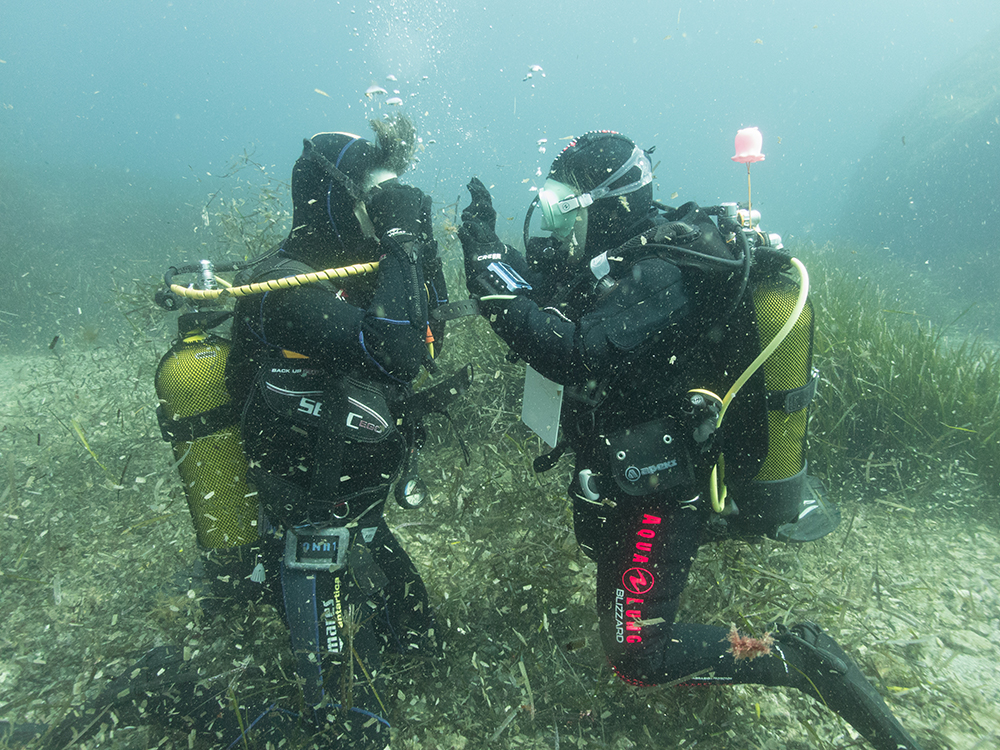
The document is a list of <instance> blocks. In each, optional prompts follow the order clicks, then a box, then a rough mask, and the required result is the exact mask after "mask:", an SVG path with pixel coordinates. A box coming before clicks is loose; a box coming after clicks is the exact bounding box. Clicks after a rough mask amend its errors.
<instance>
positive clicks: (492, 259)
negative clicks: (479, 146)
mask: <svg viewBox="0 0 1000 750" xmlns="http://www.w3.org/2000/svg"><path fill="white" fill-rule="evenodd" d="M467 187H468V189H469V193H470V194H471V196H472V200H471V202H470V203H469V205H468V206H466V208H465V209H464V210H463V211H462V226H460V227H459V228H458V239H459V241H460V242H461V243H462V252H463V254H464V256H465V285H466V287H467V288H468V290H469V294H470V295H471V296H473V297H477V298H482V297H496V296H498V295H500V296H510V295H517V294H522V293H524V292H526V291H529V290H530V289H531V285H530V284H528V282H527V281H525V279H524V273H525V271H526V270H527V264H526V263H525V262H524V259H523V258H522V257H521V256H520V255H519V254H518V253H517V252H515V251H514V250H513V249H512V248H510V247H508V246H507V245H505V244H504V243H503V242H501V241H500V238H499V237H497V233H496V220H497V212H496V209H494V208H493V198H492V196H491V195H490V191H489V190H488V189H487V188H486V186H485V185H484V184H483V183H482V181H480V179H479V178H478V177H473V178H472V179H471V180H469V184H468V186H467Z"/></svg>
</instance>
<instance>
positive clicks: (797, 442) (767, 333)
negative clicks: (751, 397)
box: [753, 276, 813, 482]
mask: <svg viewBox="0 0 1000 750" xmlns="http://www.w3.org/2000/svg"><path fill="white" fill-rule="evenodd" d="M798 295H799V288H798V286H797V285H796V284H794V283H793V282H792V281H791V280H789V279H787V278H785V277H783V276H776V277H774V278H772V279H768V280H767V281H765V282H764V283H762V284H760V285H759V286H758V287H757V288H756V289H754V291H753V303H754V308H755V311H756V314H757V330H758V335H759V337H760V346H761V349H764V348H766V347H767V345H768V344H769V343H771V340H772V339H774V337H775V336H776V335H777V333H778V331H779V330H780V329H781V327H782V326H784V325H785V323H786V322H787V321H788V319H789V317H791V315H792V314H793V313H794V312H795V305H796V302H797V300H798ZM812 338H813V307H812V302H811V301H809V300H807V301H806V306H805V307H804V308H803V310H802V312H801V313H800V315H799V318H798V320H797V321H795V324H794V326H793V327H792V329H791V330H790V331H789V332H788V335H787V336H786V337H785V339H784V340H783V341H782V342H781V344H779V345H778V348H777V349H775V350H774V352H772V353H771V356H769V357H768V358H767V359H766V360H764V365H763V367H764V384H765V387H766V388H767V391H768V411H767V434H768V446H767V457H766V458H765V460H764V464H763V465H762V466H761V468H760V471H759V472H758V474H757V476H756V477H754V479H755V481H760V482H769V481H776V480H782V479H788V478H789V477H793V476H795V475H796V474H798V473H799V472H800V471H801V470H802V468H803V466H804V465H805V457H804V450H805V437H806V420H807V418H808V411H809V409H808V399H804V400H799V401H796V400H794V399H789V398H787V395H788V394H792V393H800V392H801V389H804V388H805V387H806V386H807V385H809V383H810V380H811V378H812V372H811V370H812ZM800 404H801V407H800V408H795V407H796V406H799V405H800Z"/></svg>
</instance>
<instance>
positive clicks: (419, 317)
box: [209, 117, 446, 749]
mask: <svg viewBox="0 0 1000 750" xmlns="http://www.w3.org/2000/svg"><path fill="white" fill-rule="evenodd" d="M371 124H372V127H373V129H374V130H375V131H376V134H377V135H378V140H377V143H372V142H370V141H368V140H365V139H364V138H360V137H358V136H356V135H351V134H349V133H320V134H318V135H315V136H313V137H312V138H311V139H307V140H306V141H305V147H304V150H303V153H302V156H301V157H300V158H299V159H298V161H296V163H295V167H294V169H293V172H292V204H293V228H292V230H291V234H290V235H289V236H288V238H287V239H286V240H285V241H284V242H283V243H281V245H280V246H279V247H278V249H277V250H276V251H275V252H274V253H273V254H272V255H271V256H270V257H268V258H267V259H265V260H263V261H262V262H261V263H258V264H255V266H254V267H253V269H252V271H250V272H249V273H248V274H247V276H246V277H245V278H244V279H240V278H239V277H238V278H237V281H238V282H243V283H260V282H266V281H273V280H276V279H282V278H285V277H289V276H294V275H296V274H299V273H302V272H309V271H318V270H321V269H325V268H331V267H341V266H347V265H350V264H355V263H361V262H371V261H374V260H378V273H377V275H374V274H369V275H361V276H354V277H349V278H348V279H346V280H341V281H338V282H337V283H333V282H322V283H316V284H309V285H305V286H299V287H295V288H291V289H277V290H276V291H269V292H267V293H265V294H263V295H261V296H256V297H247V298H244V299H241V300H240V301H239V302H238V303H237V305H236V309H235V313H234V320H233V329H232V338H233V347H232V351H231V353H230V355H229V359H228V362H227V367H226V380H227V385H228V390H229V393H230V394H231V395H232V398H233V400H234V402H236V403H237V404H242V405H243V407H242V426H241V431H242V436H243V446H244V450H245V452H246V455H247V458H248V459H249V466H250V468H249V478H250V480H251V482H252V484H253V485H254V486H255V487H256V489H257V492H258V499H259V500H260V504H261V511H262V515H263V523H262V527H263V528H262V533H261V536H260V539H259V540H257V542H256V543H251V544H248V545H243V546H242V547H239V548H236V549H229V550H223V551H221V554H219V555H218V556H217V557H218V560H217V563H218V565H219V567H220V569H221V570H223V571H226V572H228V574H229V575H222V576H219V575H216V576H215V579H216V580H219V579H220V578H221V579H222V580H223V581H224V583H223V585H226V582H228V585H230V586H232V587H233V590H232V591H230V596H232V595H235V596H237V597H238V598H241V597H245V596H246V595H247V591H246V589H247V588H248V587H253V586H259V587H260V589H261V595H263V596H266V594H265V593H264V592H265V591H266V590H267V589H268V586H269V585H270V584H269V582H271V581H276V580H280V590H281V595H282V600H283V607H284V611H285V617H286V620H287V622H288V625H289V629H290V634H291V642H292V650H293V652H294V654H295V656H296V660H297V664H298V667H297V673H298V678H299V680H300V681H301V684H302V689H303V692H304V699H305V700H304V702H305V705H306V706H307V708H308V707H312V708H314V709H315V716H314V717H313V721H314V722H315V724H316V728H317V731H318V732H320V733H321V734H322V735H323V737H324V738H325V739H327V741H328V742H330V743H332V744H326V745H324V746H325V747H331V746H332V747H352V748H354V747H357V748H365V749H368V748H382V747H384V746H386V745H387V744H388V740H389V732H388V729H389V722H388V717H387V715H386V714H387V708H386V703H387V701H388V699H389V698H388V695H387V694H386V693H387V690H386V689H385V682H384V676H383V675H382V673H381V655H382V654H383V652H386V651H396V652H399V653H410V654H413V653H420V654H424V655H432V654H434V653H435V652H436V649H437V643H436V639H435V632H434V620H433V617H432V615H431V611H430V605H429V603H428V600H427V592H426V589H425V588H424V584H423V582H422V580H421V578H420V575H419V574H418V572H417V570H416V568H415V567H414V565H413V563H412V562H411V560H410V558H409V557H408V556H407V554H406V552H405V551H404V550H403V548H402V547H401V545H400V544H399V542H398V540H397V539H396V537H395V536H394V535H393V533H392V532H391V531H390V530H389V527H388V526H387V524H386V522H385V519H384V517H383V508H384V504H385V501H386V498H387V495H388V493H389V490H390V487H391V485H392V484H393V483H394V482H397V480H398V483H397V485H398V486H397V496H400V494H401V492H402V491H403V490H404V489H407V488H409V489H412V488H413V486H414V483H413V482H412V481H409V479H408V478H409V477H411V476H415V473H414V472H415V470H416V467H415V465H414V461H415V458H416V451H417V449H418V448H419V446H420V444H421V442H422V439H423V428H422V426H421V424H420V417H421V416H423V415H422V414H419V413H417V410H415V409H414V408H412V400H411V401H408V397H410V396H411V389H410V383H411V381H412V380H413V379H414V378H415V377H416V375H417V374H418V373H419V371H420V368H421V366H422V365H430V364H431V359H432V358H433V356H434V355H435V354H436V350H435V348H434V343H435V342H441V341H442V340H443V333H444V331H443V324H441V323H436V322H433V321H432V320H431V318H430V309H432V308H433V307H435V306H437V305H438V304H440V303H441V302H443V301H445V300H446V290H445V284H444V276H443V273H442V266H441V262H440V260H439V259H438V257H437V243H436V242H435V241H434V239H433V235H432V229H431V210H430V205H431V200H430V197H428V196H426V195H424V193H423V192H421V191H420V190H419V189H418V188H416V187H413V186H409V185H404V184H402V183H401V182H399V180H398V177H399V175H400V174H402V173H403V171H404V170H405V169H407V167H408V166H409V165H410V162H411V159H412V156H413V151H414V149H415V146H416V132H415V129H414V127H413V125H412V123H410V121H409V120H407V119H406V118H404V117H397V118H395V119H394V120H389V121H378V120H373V121H372V123H371ZM418 499H419V498H417V499H414V498H409V501H410V502H413V503H415V502H416V500H418ZM401 503H402V504H404V505H406V504H407V498H401ZM210 560H211V556H210ZM211 565H212V564H211V563H210V565H209V566H210V567H211ZM259 566H263V571H261V570H260V568H259ZM254 571H257V575H254ZM250 595H251V596H253V594H252V593H251V594H250ZM331 719H332V721H331ZM338 742H339V744H338Z"/></svg>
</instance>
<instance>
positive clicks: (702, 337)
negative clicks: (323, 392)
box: [459, 131, 918, 750]
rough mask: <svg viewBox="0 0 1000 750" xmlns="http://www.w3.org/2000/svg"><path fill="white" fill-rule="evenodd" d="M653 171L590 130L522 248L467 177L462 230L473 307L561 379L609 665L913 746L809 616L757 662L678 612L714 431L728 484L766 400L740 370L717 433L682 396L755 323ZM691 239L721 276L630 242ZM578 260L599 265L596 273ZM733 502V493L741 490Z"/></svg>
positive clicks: (736, 357)
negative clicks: (788, 693) (819, 711)
mask: <svg viewBox="0 0 1000 750" xmlns="http://www.w3.org/2000/svg"><path fill="white" fill-rule="evenodd" d="M651 179H652V175H651V170H650V166H649V160H648V158H647V155H646V153H644V152H643V151H642V150H641V149H638V148H637V147H635V145H634V144H633V143H632V141H630V140H629V139H627V138H625V137H624V136H621V135H619V134H616V133H611V132H606V131H605V132H592V133H588V134H586V135H584V136H582V137H580V138H578V139H576V140H575V141H573V142H571V144H570V145H569V146H568V147H567V148H566V149H565V150H564V151H563V153H562V154H561V155H560V156H559V157H558V158H557V159H556V160H555V162H554V163H553V165H552V168H551V171H550V172H549V175H548V180H547V181H546V183H545V187H544V188H543V190H541V191H539V197H538V199H537V201H538V204H539V205H540V207H541V208H542V209H543V212H544V219H543V224H542V227H543V229H546V230H549V231H550V232H552V236H551V237H549V238H541V237H537V238H531V239H526V246H527V253H526V258H525V257H521V256H520V255H519V254H518V253H517V252H516V251H515V250H514V249H513V248H511V247H509V246H506V245H504V244H503V243H501V242H500V241H499V239H498V238H497V236H496V233H495V231H494V224H495V219H496V212H495V211H494V210H493V208H492V201H491V197H490V194H489V192H488V191H487V189H486V188H485V187H484V186H483V184H482V183H481V182H480V181H479V180H478V179H477V178H473V179H472V181H471V183H470V184H469V190H470V192H471V194H472V202H471V204H470V205H469V207H468V208H467V209H465V211H464V212H463V214H462V219H463V224H462V226H461V228H460V230H459V237H460V239H461V241H462V245H463V249H464V251H465V268H466V280H467V284H468V287H469V291H470V294H471V295H472V296H473V297H475V298H478V300H479V307H480V312H481V313H482V314H483V315H485V316H486V317H487V319H488V320H489V321H490V323H491V325H492V327H493V329H494V331H495V332H496V333H497V335H498V336H500V338H502V339H503V340H504V341H505V342H506V343H507V344H508V345H509V346H510V348H511V351H512V353H513V354H514V355H516V356H518V357H520V358H521V359H523V360H524V361H526V362H527V363H528V365H530V366H531V367H532V368H534V369H535V370H536V371H537V372H538V373H540V374H541V375H543V376H545V377H546V378H548V379H550V380H552V381H555V382H556V383H559V384H563V385H564V386H566V388H565V391H566V399H565V401H564V402H563V404H562V417H561V429H562V434H563V435H564V438H563V439H564V440H566V441H567V443H568V445H566V446H565V447H567V448H570V449H572V450H573V451H574V452H575V455H576V467H575V469H574V473H573V478H572V480H571V485H570V493H571V496H572V498H573V511H574V522H575V530H576V536H577V540H578V542H579V544H580V545H581V547H582V549H583V550H584V552H585V553H586V554H587V555H588V556H589V557H591V558H592V559H593V560H595V561H596V562H597V609H598V613H599V617H600V632H601V639H602V642H603V645H604V648H605V652H606V654H607V656H608V659H609V662H610V664H611V667H612V669H613V670H614V671H615V673H616V674H617V675H618V676H619V677H620V678H621V679H623V680H625V681H627V682H629V683H631V684H634V685H640V686H647V685H657V684H663V683H671V682H679V683H682V684H686V685H707V684H736V683H755V684H764V685H783V686H792V687H796V688H798V689H799V690H802V691H803V692H805V693H807V694H809V695H812V696H813V697H814V698H818V699H819V700H821V701H822V702H824V703H825V704H826V705H827V706H828V707H829V708H831V709H832V710H834V711H836V712H837V713H838V714H840V715H841V716H842V717H843V718H844V719H845V720H847V721H848V722H849V723H850V724H852V725H853V726H854V727H855V728H856V729H857V730H858V731H859V732H860V733H861V734H863V735H864V736H865V737H866V738H867V739H868V740H869V741H870V742H871V743H872V745H873V746H875V747H876V748H879V750H896V749H897V748H908V749H914V748H917V747H918V745H917V743H916V742H915V741H914V740H913V739H912V738H911V737H910V736H909V734H907V732H906V731H905V730H904V729H903V728H902V727H901V726H900V724H899V723H898V721H897V720H896V719H895V718H894V717H893V715H892V714H891V712H890V711H889V709H888V708H887V706H886V705H885V703H884V702H883V701H882V699H881V698H880V697H879V695H878V693H877V692H876V691H875V690H874V688H872V686H871V685H870V684H869V683H868V681H867V680H866V679H865V677H864V675H862V674H861V672H860V671H859V669H858V667H857V666H856V665H855V663H854V662H853V661H852V660H851V658H850V657H849V656H848V655H847V654H846V653H845V652H844V651H843V650H842V649H841V648H840V647H839V646H838V645H837V644H836V642H835V641H834V640H833V639H832V638H830V637H829V636H828V635H826V634H825V633H824V632H823V631H822V630H821V629H820V628H819V626H817V625H815V624H814V623H808V622H806V623H802V624H799V625H795V626H793V627H791V628H783V627H780V626H779V627H778V628H777V633H776V634H775V636H774V643H773V645H772V646H771V653H772V656H771V657H769V658H756V659H744V660H736V659H735V658H734V656H735V653H734V652H732V651H730V646H729V643H727V640H728V638H727V631H726V630H725V629H723V628H719V627H714V626H709V625H699V624H691V623H680V622H675V617H676V614H677V610H678V604H679V599H680V595H681V592H682V590H683V588H684V586H685V583H686V581H687V577H688V573H689V570H690V567H691V564H692V561H693V560H694V558H695V555H696V553H697V550H698V547H699V544H700V543H701V541H702V540H703V539H705V538H706V531H707V529H708V528H709V526H710V525H711V524H712V523H714V522H715V521H714V520H713V518H712V517H713V515H714V514H713V512H712V510H711V507H710V505H709V499H708V495H709V492H708V477H709V473H710V472H711V468H712V466H713V465H714V463H715V460H716V458H717V457H718V451H719V446H718V445H717V443H718V441H719V440H720V439H721V438H724V439H725V448H726V457H727V483H728V482H729V478H728V469H729V463H730V462H729V458H730V456H733V457H734V459H735V460H734V461H733V463H734V464H739V463H740V462H741V460H742V462H743V463H746V464H749V465H754V451H755V448H754V446H753V443H760V442H761V437H760V436H761V435H766V431H761V430H755V428H754V420H755V419H758V418H763V419H765V420H766V409H763V410H762V409H761V407H760V404H759V403H758V404H757V405H754V401H755V399H759V398H761V395H760V394H761V393H762V391H763V389H762V387H761V384H760V383H757V384H756V385H754V382H753V379H751V383H750V384H749V387H748V390H749V391H750V395H749V396H747V397H744V396H743V394H742V393H741V396H740V398H739V399H737V401H739V402H741V403H736V402H734V403H733V408H732V409H731V410H730V413H729V415H728V416H726V418H725V424H724V426H722V427H721V429H720V432H721V435H713V434H712V433H713V428H714V426H715V416H716V415H717V413H718V412H717V411H713V410H711V409H709V410H708V411H705V410H704V399H702V400H701V401H700V402H699V401H698V399H692V397H691V395H690V394H688V391H689V389H692V388H696V387H700V388H705V387H711V386H713V385H714V387H715V388H719V387H722V388H724V386H721V385H720V381H721V382H732V380H733V379H734V378H735V377H736V376H737V375H738V374H739V373H741V372H742V371H743V370H744V369H746V366H747V365H748V364H749V362H750V361H751V360H752V358H753V357H754V356H756V353H757V352H759V345H757V348H756V349H754V348H753V347H752V346H748V342H750V341H755V340H756V337H755V334H754V333H753V331H752V330H747V329H746V327H745V325H744V324H742V323H741V322H740V321H746V320H752V319H753V316H752V311H749V312H748V311H747V310H746V309H745V307H738V308H735V311H736V314H735V315H733V314H732V313H733V312H734V307H733V306H732V305H731V304H730V303H729V302H728V299H731V298H734V297H736V298H738V297H739V292H740V285H741V274H740V273H739V272H738V269H736V266H734V265H733V264H732V263H731V262H730V264H729V265H728V266H726V265H725V260H724V259H726V258H729V259H730V260H731V259H733V255H734V253H733V252H732V250H731V249H729V248H728V246H727V243H726V242H725V240H724V238H723V236H722V235H721V234H720V233H719V231H718V229H717V228H716V227H715V224H714V223H713V222H712V221H711V220H709V219H708V218H707V216H705V215H704V213H703V211H702V210H701V209H699V208H698V207H697V206H695V205H694V204H687V205H686V206H683V207H681V208H680V209H667V208H666V207H663V206H659V205H658V204H655V205H654V204H653V202H652V186H651V185H650V181H651ZM658 209H660V210H658ZM529 218H530V216H529ZM526 233H527V222H526ZM691 237H696V238H698V239H697V241H695V242H693V244H689V245H688V247H690V248H693V249H695V250H696V251H699V252H701V253H702V254H703V255H707V256H714V257H717V258H722V259H723V261H722V263H723V269H724V272H723V273H718V272H716V273H709V272H708V271H706V269H707V268H708V267H709V266H710V265H711V263H707V264H706V263H699V262H697V261H695V262H693V263H688V264H685V263H678V262H672V261H671V260H670V259H668V258H665V257H663V256H662V254H657V253H656V252H654V251H652V250H650V251H649V252H645V253H644V252H643V249H642V248H643V246H644V245H646V244H650V245H652V244H659V245H661V246H662V245H664V244H666V245H674V246H677V245H682V244H683V243H684V242H685V241H686V239H685V238H691ZM629 240H631V242H629ZM604 251H608V252H607V255H606V256H601V253H602V252H604ZM588 263H589V264H590V269H593V268H597V267H599V266H603V267H604V270H605V271H608V273H606V274H605V273H604V272H603V271H602V272H601V273H598V272H593V273H592V272H591V270H590V269H588ZM491 264H504V265H501V266H497V265H492V268H491ZM727 269H728V270H727ZM511 271H513V272H514V273H513V274H512V273H511ZM602 275H603V280H602V281H598V280H597V279H598V276H602ZM517 276H520V277H521V278H520V279H518V278H517ZM511 278H513V282H511V281H510V280H511ZM521 281H526V282H527V284H528V286H524V285H523V284H521ZM529 287H530V288H529ZM746 296H749V295H746ZM741 304H744V305H745V303H741ZM727 316H728V318H727ZM727 370H728V371H729V372H728V373H727V372H726V371H727ZM756 377H757V376H756V375H755V376H754V378H756ZM720 392H721V391H720ZM755 394H756V395H755ZM696 403H701V404H702V409H701V411H699V410H698V409H696V408H695V404H696ZM657 415H659V416H657ZM653 417H656V419H652V418H653ZM741 442H745V443H746V444H747V445H746V446H741V445H740V443H741ZM764 442H766V440H765V441H764ZM650 443H653V445H652V446H650ZM664 443H669V444H670V445H669V447H668V448H666V449H665V448H664V445H663V444H664ZM657 446H658V447H657ZM559 450H561V447H559V446H557V449H556V451H557V454H558V451H559ZM741 450H742V451H744V453H745V454H746V455H744V456H742V457H741V456H740V455H739V453H740V451H741ZM644 451H646V454H647V455H650V456H652V457H653V458H652V459H651V460H650V461H649V462H648V463H649V464H650V468H649V470H648V475H647V478H648V477H652V479H651V480H649V481H647V483H646V485H645V487H644V488H643V487H637V486H632V487H629V481H631V480H632V479H635V478H634V477H628V478H626V477H624V476H623V474H622V470H621V469H620V468H619V467H617V466H615V465H614V464H615V463H616V461H617V459H619V458H624V457H625V456H626V454H628V455H629V457H630V460H629V461H627V462H624V463H631V460H632V457H633V456H634V455H643V452H644ZM758 459H759V457H758ZM658 461H659V462H660V463H659V464H658V463H657V462H658ZM550 463H554V461H552V462H550ZM638 465H639V466H643V465H644V464H642V463H640V464H638ZM644 473H646V472H644ZM751 476H752V474H751ZM734 479H735V481H736V483H738V482H739V477H735V478H734ZM641 481H646V480H641ZM623 488H628V489H627V491H626V489H623ZM736 496H737V503H738V502H739V496H740V493H739V491H738V488H737V490H736ZM796 513H797V509H792V513H791V514H788V513H786V514H785V515H784V516H782V517H774V518H771V519H770V521H771V527H770V529H769V533H770V532H773V529H774V528H775V527H777V526H779V524H788V523H790V524H791V525H793V526H794V524H795V523H796V522H797V516H796ZM805 516H806V514H805V513H803V514H802V517H803V518H805ZM763 517H764V518H765V519H766V513H765V514H764V516H763ZM838 518H839V516H838ZM757 521H758V524H757V527H758V529H759V528H761V526H760V523H759V521H760V518H759V517H758V519H757ZM831 528H832V527H831ZM758 533H761V532H760V531H758ZM771 535H772V536H773V533H772V534H771Z"/></svg>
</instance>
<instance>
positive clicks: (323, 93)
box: [313, 89, 330, 99]
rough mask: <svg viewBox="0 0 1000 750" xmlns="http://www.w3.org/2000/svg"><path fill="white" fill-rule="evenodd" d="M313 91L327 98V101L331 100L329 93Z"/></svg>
mask: <svg viewBox="0 0 1000 750" xmlns="http://www.w3.org/2000/svg"><path fill="white" fill-rule="evenodd" d="M313 91H315V92H316V93H317V94H319V95H320V96H325V97H326V98H327V99H329V98H330V95H329V94H328V93H326V92H325V91H323V89H313Z"/></svg>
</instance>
